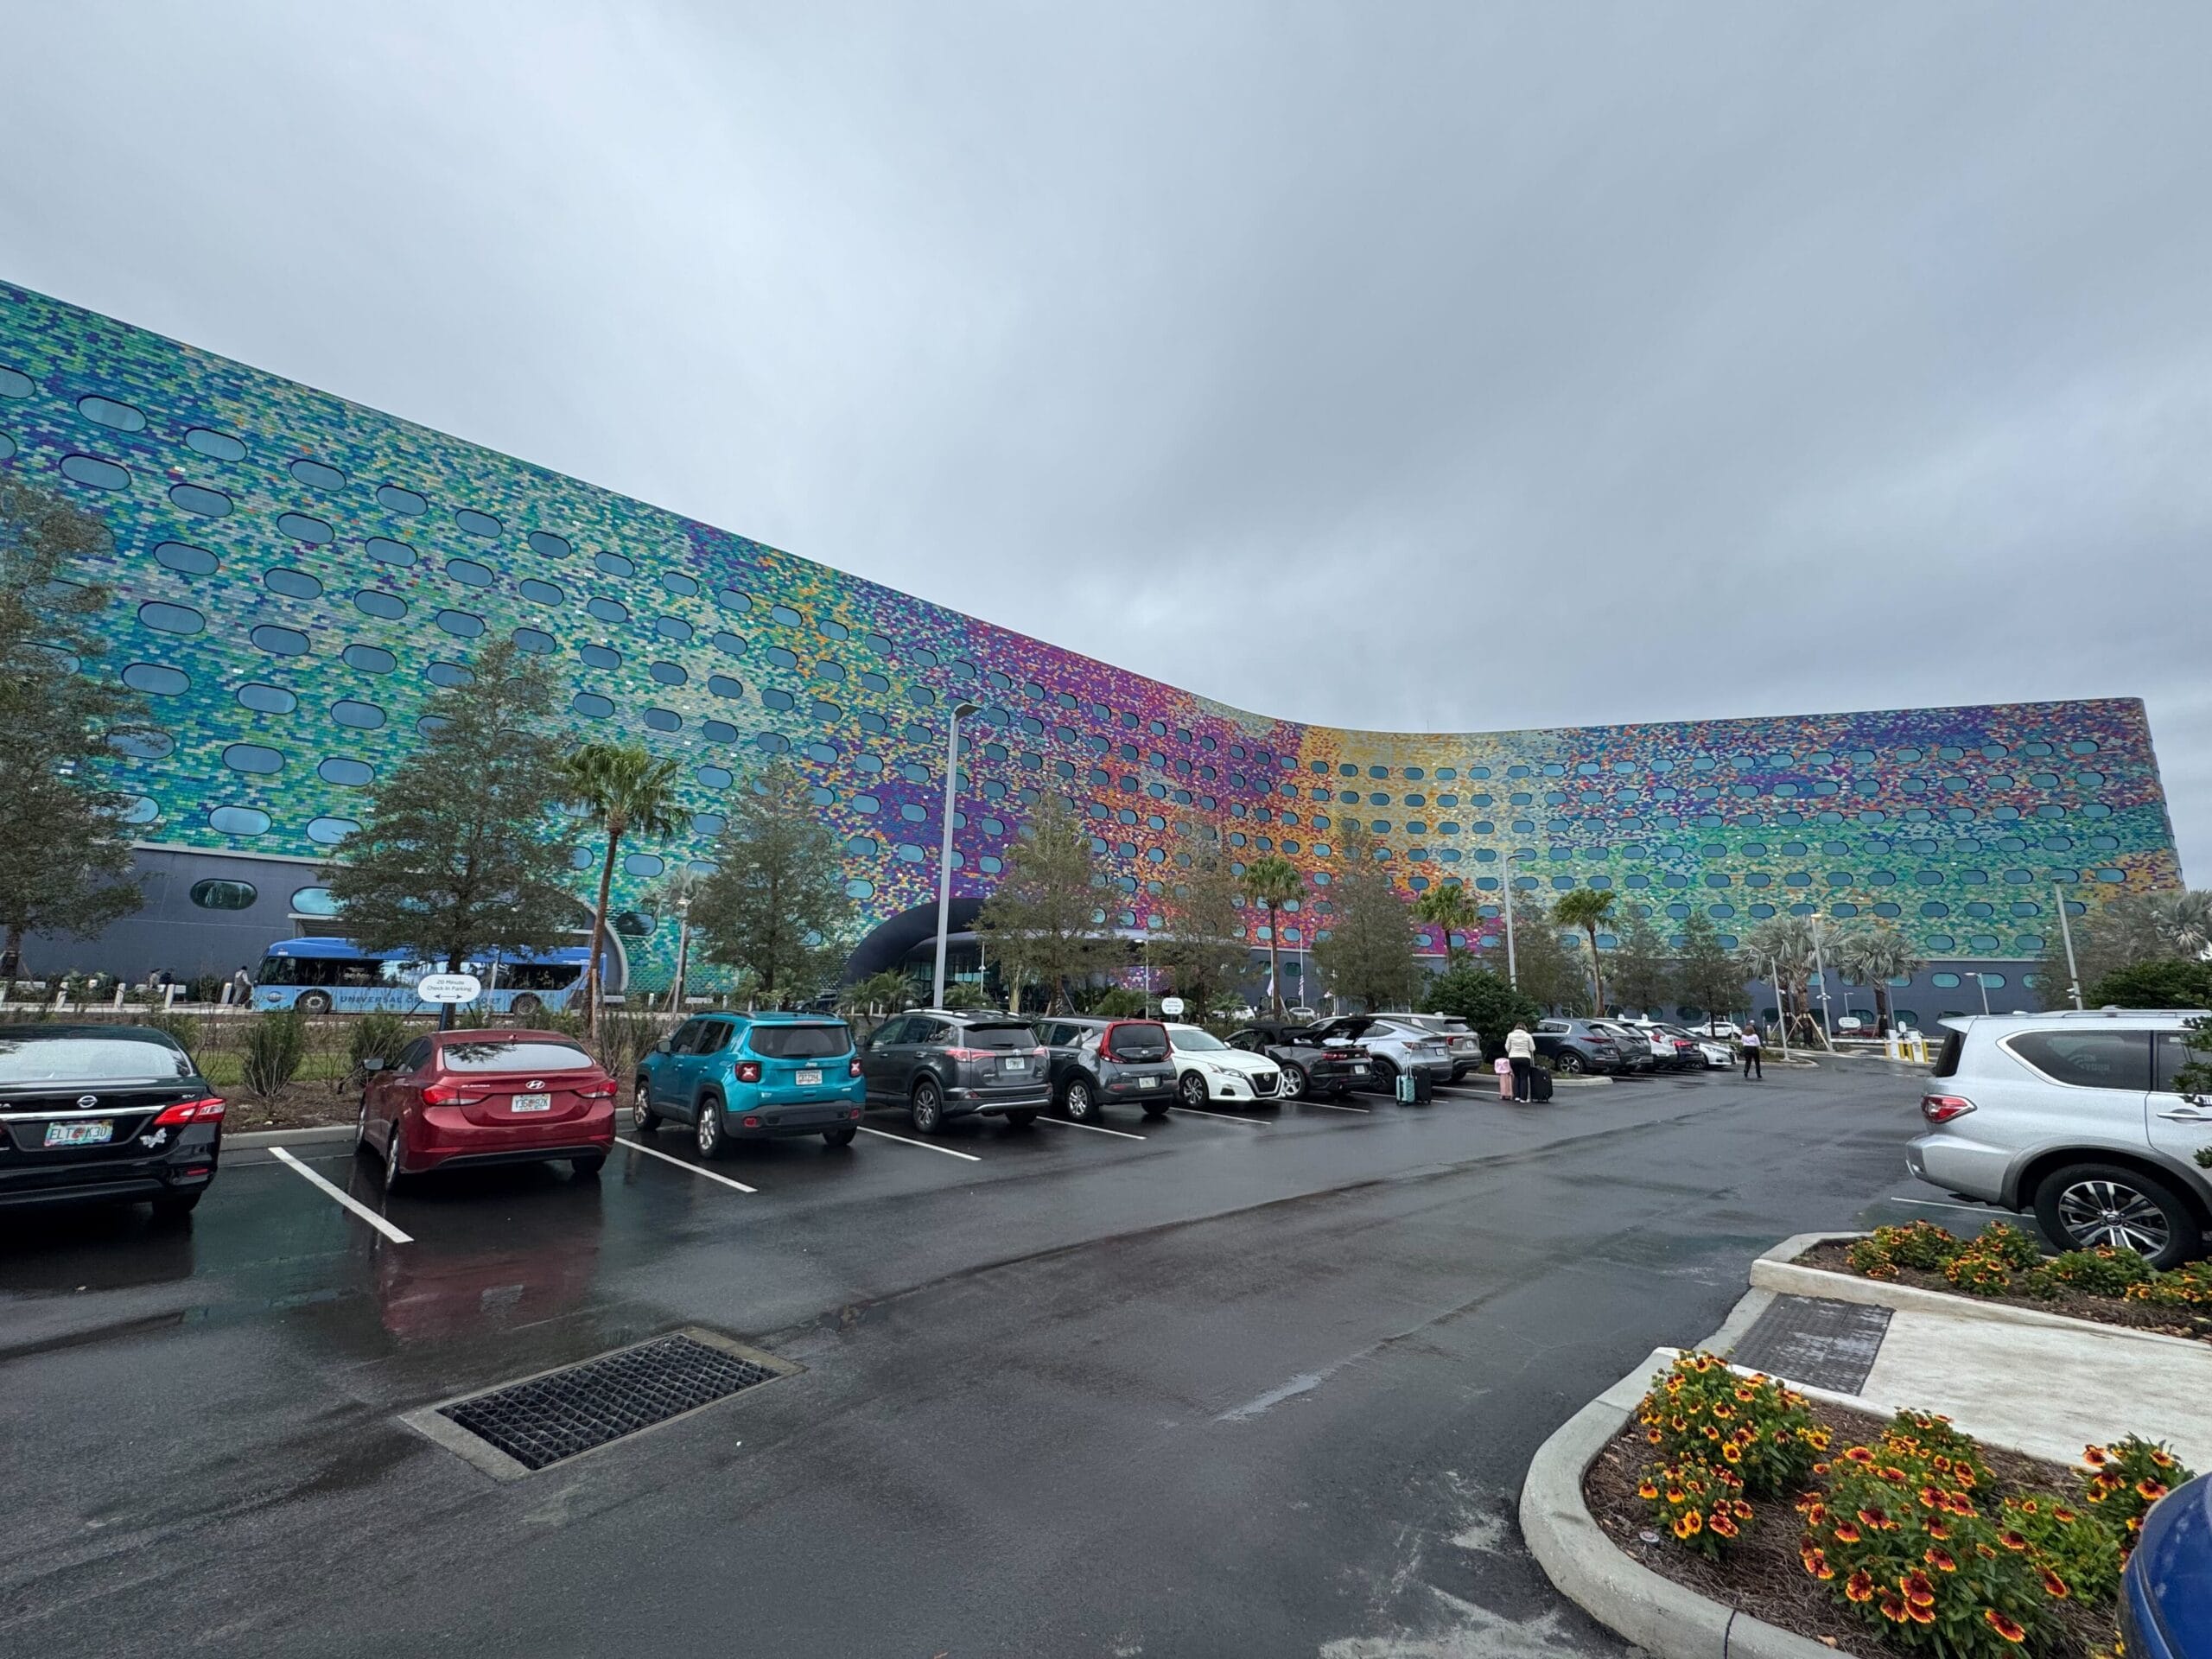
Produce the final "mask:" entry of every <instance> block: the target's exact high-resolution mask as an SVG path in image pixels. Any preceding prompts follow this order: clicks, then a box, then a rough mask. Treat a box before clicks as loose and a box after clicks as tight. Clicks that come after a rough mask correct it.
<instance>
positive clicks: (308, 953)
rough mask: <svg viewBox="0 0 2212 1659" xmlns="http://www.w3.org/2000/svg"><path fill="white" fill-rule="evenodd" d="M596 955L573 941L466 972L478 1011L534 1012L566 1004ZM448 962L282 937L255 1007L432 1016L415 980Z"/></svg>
mask: <svg viewBox="0 0 2212 1659" xmlns="http://www.w3.org/2000/svg"><path fill="white" fill-rule="evenodd" d="M590 957H591V951H590V950H589V948H588V947H587V946H585V945H581V944H577V945H569V946H566V947H564V948H563V949H561V950H550V951H547V952H545V953H544V954H543V955H541V956H516V957H497V958H494V959H493V960H490V961H486V962H472V963H467V964H466V965H465V966H464V968H463V969H462V971H463V972H464V973H470V974H474V975H475V976H476V977H477V978H478V979H480V980H481V981H482V982H483V983H484V994H483V995H482V996H481V997H480V998H479V999H478V1000H477V1001H476V1002H475V1004H474V1007H477V1008H478V1009H480V1010H482V1011H488V1012H490V1013H493V1014H536V1013H537V1011H538V1010H539V1009H541V1008H564V1007H567V1006H568V1003H569V993H570V992H571V991H573V990H575V988H576V985H577V982H579V981H581V980H582V978H583V972H584V964H585V963H587V962H588V961H589V960H590ZM444 966H445V964H444V963H423V962H418V961H416V959H415V958H414V957H412V956H411V955H410V954H409V953H408V952H406V951H404V950H363V949H361V947H360V946H359V945H358V944H354V943H353V940H351V939H340V938H305V939H279V940H277V943H276V944H272V945H270V947H269V950H268V953H267V954H266V955H264V957H262V959H261V973H260V976H259V978H258V982H257V983H256V985H255V986H254V990H253V1006H254V1007H257V1008H297V1009H298V1010H299V1011H300V1012H301V1013H302V1014H333V1013H335V1014H372V1013H381V1014H422V1013H426V1012H429V1010H430V1008H431V1005H430V1004H429V1003H427V1002H424V1001H422V1000H421V999H420V998H418V997H417V996H416V995H415V985H416V981H418V980H420V979H421V978H422V977H423V975H425V974H429V973H436V972H439V971H440V970H442V969H443V968H444Z"/></svg>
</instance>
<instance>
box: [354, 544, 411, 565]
mask: <svg viewBox="0 0 2212 1659" xmlns="http://www.w3.org/2000/svg"><path fill="white" fill-rule="evenodd" d="M365 546H366V547H367V549H368V553H369V556H370V557H371V558H372V559H376V560H379V561H381V562H382V563H385V564H396V565H398V566H399V567H400V568H401V569H406V567H408V566H409V565H410V564H412V563H415V550H414V549H413V548H411V547H410V546H408V545H407V543H404V542H395V541H393V540H392V539H391V537H385V536H372V537H369V539H368V541H367V542H366V543H365Z"/></svg>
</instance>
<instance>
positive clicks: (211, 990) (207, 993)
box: [184, 974, 224, 1002]
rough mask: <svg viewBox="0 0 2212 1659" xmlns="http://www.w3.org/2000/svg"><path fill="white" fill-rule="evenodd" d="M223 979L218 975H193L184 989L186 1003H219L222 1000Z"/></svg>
mask: <svg viewBox="0 0 2212 1659" xmlns="http://www.w3.org/2000/svg"><path fill="white" fill-rule="evenodd" d="M223 985H224V979H223V976H221V975H220V974H194V976H192V978H191V979H190V981H189V982H187V984H186V985H185V988H184V1000H185V1001H188V1002H219V1001H222V1000H223Z"/></svg>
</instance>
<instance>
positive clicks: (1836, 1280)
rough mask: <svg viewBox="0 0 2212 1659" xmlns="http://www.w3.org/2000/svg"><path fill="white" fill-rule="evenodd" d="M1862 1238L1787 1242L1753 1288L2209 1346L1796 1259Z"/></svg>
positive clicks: (1807, 1236)
mask: <svg viewBox="0 0 2212 1659" xmlns="http://www.w3.org/2000/svg"><path fill="white" fill-rule="evenodd" d="M1864 1237H1866V1234H1864V1233H1797V1234H1794V1235H1793V1236H1790V1237H1789V1238H1785V1239H1783V1241H1782V1243H1779V1244H1777V1245H1776V1246H1775V1247H1774V1248H1773V1249H1770V1250H1768V1251H1766V1252H1764V1254H1763V1255H1760V1256H1759V1258H1758V1260H1757V1261H1756V1262H1752V1263H1751V1283H1752V1284H1754V1285H1756V1286H1758V1287H1759V1288H1760V1289H1762V1290H1771V1291H1777V1292H1781V1293H1783V1294H1787V1295H1791V1296H1818V1297H1820V1298H1821V1299H1822V1300H1827V1301H1831V1302H1857V1303H1859V1304H1861V1305H1862V1306H1868V1307H1893V1308H1897V1309H1899V1310H1910V1311H1911V1312H1913V1313H1935V1314H1940V1315H1941V1316H1942V1317H1943V1318H1945V1319H1974V1320H1978V1321H1981V1322H1984V1323H1986V1324H1991V1325H2034V1326H2037V1327H2039V1328H2040V1329H2043V1330H2045V1331H2072V1332H2077V1333H2079V1332H2089V1333H2092V1334H2094V1335H2096V1336H2099V1337H2110V1338H2116V1339H2118V1340H2120V1341H2123V1342H2153V1343H2159V1344H2164V1346H2166V1347H2169V1348H2185V1349H2188V1350H2189V1351H2190V1352H2192V1353H2199V1354H2201V1353H2202V1352H2203V1351H2205V1349H2206V1347H2207V1345H2208V1344H2204V1343H2202V1342H2200V1341H2198V1340H2197V1339H2196V1338H2194V1337H2169V1336H2166V1335H2164V1334H2163V1333H2162V1332H2157V1331H2138V1330H2135V1329H2134V1328H2133V1327H2132V1326H2129V1325H2107V1324H2105V1323H2104V1322H2103V1321H2102V1320H2101V1319H2075V1318H2073V1317H2071V1316H2070V1315H2069V1314H2065V1313H2044V1312H2043V1311H2042V1310H2041V1309H2039V1308H2033V1307H2012V1306H2008V1305H2006V1304H2005V1303H2003V1302H1987V1301H1984V1300H1981V1299H1980V1298H1979V1297H1975V1296H1954V1295H1952V1294H1950V1293H1948V1291H1941V1290H1923V1289H1922V1288H1921V1287H1919V1286H1917V1285H1892V1284H1885V1283H1883V1282H1882V1281H1880V1280H1878V1279H1862V1278H1860V1277H1859V1275H1858V1274H1850V1273H1831V1272H1830V1271H1828V1269H1827V1268H1808V1267H1802V1266H1800V1265H1799V1264H1798V1262H1797V1261H1796V1257H1798V1256H1800V1255H1803V1254H1804V1253H1805V1252H1806V1251H1807V1250H1809V1249H1812V1248H1813V1246H1814V1245H1815V1244H1824V1243H1828V1242H1829V1241H1831V1240H1840V1239H1851V1238H1864Z"/></svg>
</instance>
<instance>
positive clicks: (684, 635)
mask: <svg viewBox="0 0 2212 1659" xmlns="http://www.w3.org/2000/svg"><path fill="white" fill-rule="evenodd" d="M653 632H655V633H657V634H658V635H660V637H661V638H662V639H675V640H678V641H681V640H685V639H690V637H691V625H690V623H689V622H685V621H682V620H678V619H677V618H676V617H672V616H658V617H655V618H654V619H653Z"/></svg>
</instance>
